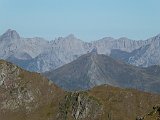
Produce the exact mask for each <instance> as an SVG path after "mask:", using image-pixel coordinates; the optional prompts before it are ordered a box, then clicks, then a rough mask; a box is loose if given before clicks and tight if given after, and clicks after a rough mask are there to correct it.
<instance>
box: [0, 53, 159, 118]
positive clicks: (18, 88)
mask: <svg viewBox="0 0 160 120" xmlns="http://www.w3.org/2000/svg"><path fill="white" fill-rule="evenodd" d="M94 54H95V53H94ZM85 56H88V59H90V58H89V56H90V55H85ZM91 56H92V57H93V59H94V57H96V56H95V55H91ZM100 56H101V55H100ZM102 57H104V56H102ZM101 59H102V58H101ZM86 61H87V60H86ZM86 61H83V62H86ZM83 64H84V63H83ZM119 64H120V63H119ZM77 67H80V66H77ZM151 71H152V70H151ZM148 72H150V71H148ZM152 72H153V71H152ZM155 75H156V74H155ZM159 100H160V96H159V95H155V94H151V93H145V92H141V91H137V90H133V89H121V88H117V87H112V86H109V85H102V86H98V87H94V88H93V89H91V90H89V91H83V92H82V91H81V92H65V91H64V90H62V89H61V88H59V87H57V86H56V85H54V83H52V82H51V81H49V80H47V79H46V78H45V77H43V76H42V75H40V74H38V73H34V72H28V71H25V70H23V69H21V68H19V67H18V66H16V65H14V64H11V63H8V62H6V61H2V60H0V120H106V119H108V120H136V118H141V116H142V117H143V116H145V115H146V114H147V113H152V111H151V110H152V107H153V106H156V105H158V104H160V101H159ZM155 111H156V112H157V111H158V109H154V111H153V112H155ZM146 118H148V116H147V117H146ZM149 118H150V117H149ZM146 120H150V119H146Z"/></svg>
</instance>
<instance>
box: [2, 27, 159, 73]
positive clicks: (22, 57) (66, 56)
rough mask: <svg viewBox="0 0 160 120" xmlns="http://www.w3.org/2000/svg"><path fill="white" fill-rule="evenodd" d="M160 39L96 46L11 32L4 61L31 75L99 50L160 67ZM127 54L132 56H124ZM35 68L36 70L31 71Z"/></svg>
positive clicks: (99, 42) (5, 39)
mask: <svg viewBox="0 0 160 120" xmlns="http://www.w3.org/2000/svg"><path fill="white" fill-rule="evenodd" d="M159 36H160V35H157V36H155V37H152V38H150V39H147V40H144V41H142V40H139V41H136V40H130V39H128V38H125V37H122V38H119V39H114V38H111V37H106V38H103V39H100V40H97V41H93V42H84V41H82V40H80V39H78V38H76V37H75V36H74V35H73V34H71V35H68V36H67V37H59V38H57V39H55V40H51V41H46V40H45V39H43V38H39V37H34V38H22V37H20V35H19V34H18V33H17V32H16V31H15V30H11V29H9V30H8V31H6V32H5V33H4V34H3V35H1V36H0V48H1V49H0V58H1V59H5V60H7V61H10V62H12V63H15V64H17V65H19V66H21V67H22V68H24V69H26V70H29V71H36V72H45V71H49V70H52V69H56V68H58V67H61V66H62V65H64V64H67V63H69V62H72V61H73V60H75V59H77V58H78V57H79V56H81V55H83V54H86V53H88V52H91V51H92V50H93V49H94V48H96V49H97V50H96V51H97V53H99V54H104V55H111V56H112V55H113V53H112V51H113V50H118V51H122V52H118V53H117V54H118V56H117V54H116V57H115V58H116V59H121V60H124V61H125V62H127V63H130V64H133V65H136V66H143V67H147V66H150V65H159V64H160V61H159V56H160V55H159V53H160V52H159V51H160V49H159V48H160V47H159V41H160V40H159ZM124 52H126V53H128V54H123V53H124ZM119 57H120V58H119ZM17 61H18V62H17ZM33 65H34V68H32V67H31V66H33Z"/></svg>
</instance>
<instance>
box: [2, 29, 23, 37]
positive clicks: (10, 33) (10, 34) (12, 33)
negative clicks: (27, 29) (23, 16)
mask: <svg viewBox="0 0 160 120" xmlns="http://www.w3.org/2000/svg"><path fill="white" fill-rule="evenodd" d="M2 39H20V35H19V34H18V33H17V32H16V31H15V30H12V29H8V30H7V31H6V32H5V33H4V34H3V35H2Z"/></svg>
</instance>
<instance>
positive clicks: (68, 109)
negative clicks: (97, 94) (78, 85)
mask: <svg viewBox="0 0 160 120" xmlns="http://www.w3.org/2000/svg"><path fill="white" fill-rule="evenodd" d="M59 110H60V114H59V117H58V119H60V120H66V119H67V118H68V117H69V116H70V117H71V119H73V120H88V119H92V120H96V119H98V116H100V115H101V114H102V111H103V110H102V105H101V103H100V102H99V101H98V100H97V99H96V98H94V97H92V96H89V95H88V93H85V92H80V93H78V92H76V93H69V94H68V95H66V96H65V99H64V101H62V102H61V103H60V108H59Z"/></svg>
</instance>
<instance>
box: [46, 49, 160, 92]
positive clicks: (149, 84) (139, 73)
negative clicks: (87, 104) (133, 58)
mask: <svg viewBox="0 0 160 120" xmlns="http://www.w3.org/2000/svg"><path fill="white" fill-rule="evenodd" d="M44 75H45V76H46V77H48V79H50V80H52V81H53V82H54V83H55V84H57V85H58V86H60V87H61V88H63V89H65V90H69V91H70V90H71V91H76V90H86V89H91V88H93V87H95V86H99V85H103V84H108V85H111V86H118V87H121V88H135V89H139V90H143V91H147V92H155V93H160V87H159V86H160V66H151V67H148V68H139V67H136V66H133V65H129V64H125V63H123V62H120V61H116V60H114V59H113V58H111V57H109V56H106V55H103V54H97V53H96V51H92V52H91V53H88V54H85V55H82V56H81V57H79V58H78V59H76V60H74V61H73V62H71V63H69V64H66V65H64V66H62V67H60V68H58V69H56V70H53V71H49V72H46V73H45V74H44Z"/></svg>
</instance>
